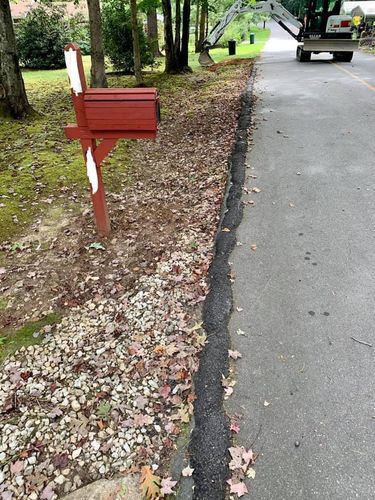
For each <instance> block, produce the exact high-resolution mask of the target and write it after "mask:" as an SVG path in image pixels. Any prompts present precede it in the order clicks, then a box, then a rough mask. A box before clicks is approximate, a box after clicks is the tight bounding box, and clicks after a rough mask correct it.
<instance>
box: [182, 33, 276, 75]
mask: <svg viewBox="0 0 375 500" xmlns="http://www.w3.org/2000/svg"><path fill="white" fill-rule="evenodd" d="M251 31H252V32H253V33H255V43H254V44H253V45H250V42H243V43H240V44H237V50H236V55H235V56H229V55H228V48H217V49H212V50H210V55H211V57H212V59H213V60H214V61H215V62H216V63H219V62H222V61H226V60H231V59H242V58H247V57H249V58H254V57H256V56H258V55H259V54H260V52H261V51H262V49H263V47H264V45H265V43H266V41H267V40H268V38H269V36H270V30H269V29H265V30H263V29H259V28H254V29H252V30H251ZM198 57H199V54H195V53H192V54H191V55H190V62H189V64H190V66H191V68H192V69H193V70H196V69H198V68H199V67H200V66H199V62H198Z"/></svg>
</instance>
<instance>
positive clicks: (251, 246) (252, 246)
mask: <svg viewBox="0 0 375 500" xmlns="http://www.w3.org/2000/svg"><path fill="white" fill-rule="evenodd" d="M250 249H251V250H252V251H253V252H256V249H257V246H256V244H255V243H254V244H253V245H250Z"/></svg>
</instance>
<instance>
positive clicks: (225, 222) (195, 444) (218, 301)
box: [189, 65, 256, 500]
mask: <svg viewBox="0 0 375 500" xmlns="http://www.w3.org/2000/svg"><path fill="white" fill-rule="evenodd" d="M255 73H256V69H255V65H254V66H253V67H252V68H251V73H250V78H249V80H248V82H247V85H246V90H245V91H244V92H243V93H242V95H241V111H240V116H239V119H238V125H237V130H236V133H235V142H234V146H233V148H232V152H231V155H230V157H229V160H228V166H229V173H230V175H229V176H228V181H227V188H226V196H225V199H224V201H223V205H222V219H221V223H220V224H219V228H218V232H217V235H216V239H215V255H214V258H213V261H212V263H211V266H210V269H209V273H208V274H209V284H210V291H209V293H208V295H207V297H206V300H205V302H204V304H203V327H204V330H205V332H206V334H207V339H208V342H207V344H206V345H205V347H204V349H203V351H202V353H201V356H200V362H199V369H198V372H197V374H196V376H195V392H196V395H197V399H196V401H195V407H194V416H195V427H194V429H193V432H192V436H191V441H190V446H189V452H190V464H191V467H193V468H194V474H193V478H194V485H195V486H194V493H193V499H194V500H223V499H224V498H225V491H226V480H227V479H228V477H229V468H228V448H229V446H230V431H229V422H228V418H227V416H226V414H225V411H224V407H223V387H222V383H221V381H222V376H223V375H224V376H227V375H228V370H229V359H228V349H229V348H230V338H229V331H228V324H229V320H230V316H231V313H232V308H233V294H232V283H231V278H230V273H231V269H230V265H229V257H230V255H231V253H232V251H233V249H234V247H235V245H236V241H237V239H236V229H237V227H238V226H239V224H240V222H241V220H242V216H243V205H242V202H241V199H242V190H243V186H244V182H245V172H246V154H247V151H248V146H249V141H248V132H249V129H250V126H251V118H252V109H253V102H254V99H253V86H254V78H255ZM223 229H229V231H223Z"/></svg>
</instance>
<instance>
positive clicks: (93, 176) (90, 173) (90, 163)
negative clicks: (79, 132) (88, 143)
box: [86, 148, 98, 194]
mask: <svg viewBox="0 0 375 500" xmlns="http://www.w3.org/2000/svg"><path fill="white" fill-rule="evenodd" d="M86 166H87V177H88V178H89V181H90V184H91V188H92V194H95V193H96V192H97V190H98V173H97V171H96V163H95V160H94V157H93V156H92V152H91V148H88V150H87V153H86Z"/></svg>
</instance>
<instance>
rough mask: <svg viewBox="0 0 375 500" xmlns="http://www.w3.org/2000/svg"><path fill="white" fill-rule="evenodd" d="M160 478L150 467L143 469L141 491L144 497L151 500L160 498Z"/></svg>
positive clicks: (146, 466)
mask: <svg viewBox="0 0 375 500" xmlns="http://www.w3.org/2000/svg"><path fill="white" fill-rule="evenodd" d="M160 482H161V479H160V477H159V476H156V475H155V474H154V473H153V470H152V469H151V467H149V466H148V465H145V466H143V467H142V468H141V491H142V495H143V496H144V497H146V498H148V499H150V500H154V499H156V498H158V497H159V496H160V493H161V491H160Z"/></svg>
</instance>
